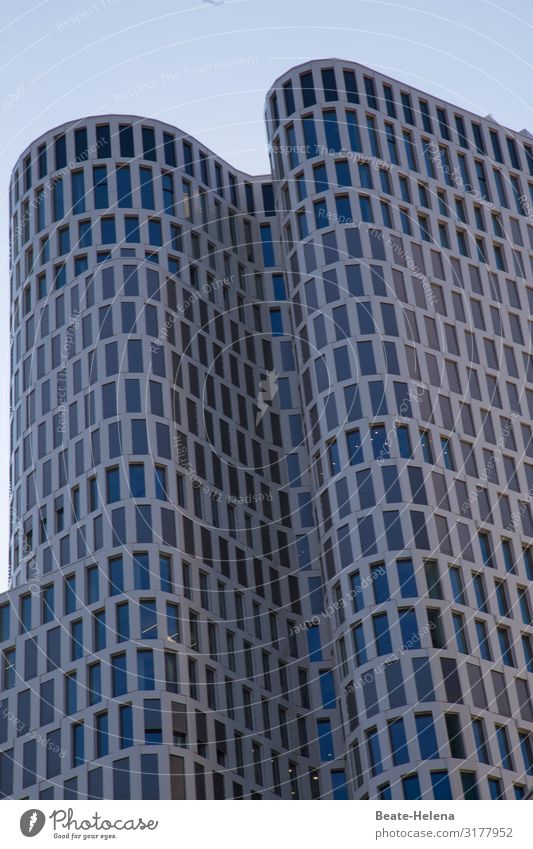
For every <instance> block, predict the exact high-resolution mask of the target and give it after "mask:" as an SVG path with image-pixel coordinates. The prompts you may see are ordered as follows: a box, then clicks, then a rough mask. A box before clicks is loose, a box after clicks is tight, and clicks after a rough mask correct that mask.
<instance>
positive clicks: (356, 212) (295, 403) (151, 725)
mask: <svg viewBox="0 0 533 849" xmlns="http://www.w3.org/2000/svg"><path fill="white" fill-rule="evenodd" d="M265 117H266V125H267V130H268V138H269V147H270V157H271V174H269V175H268V176H264V177H252V176H249V175H246V174H243V173H241V172H239V171H236V170H235V169H233V168H231V167H230V166H229V165H228V164H227V163H225V162H224V161H223V160H221V159H220V158H218V157H217V156H216V155H214V154H213V153H212V152H211V151H209V150H208V149H207V148H205V146H203V145H201V144H200V143H198V142H197V141H196V140H195V139H193V138H191V137H189V136H187V135H185V134H183V133H182V132H181V131H179V130H176V129H175V128H174V127H171V126H169V125H166V124H162V123H160V122H156V121H152V120H149V119H144V118H139V117H136V116H99V117H96V118H90V119H84V120H80V121H75V122H71V123H69V124H66V125H63V126H61V127H58V128H56V129H54V130H52V131H50V132H49V133H47V134H46V135H45V136H43V137H41V138H39V139H37V140H36V141H35V142H34V143H33V144H32V145H31V146H30V147H29V148H28V149H27V150H26V151H24V153H23V154H22V156H21V157H20V160H19V162H18V163H17V165H16V167H15V169H14V173H13V179H12V185H11V245H12V283H11V286H12V289H11V295H12V369H13V380H12V399H11V401H12V410H13V414H12V434H11V435H12V481H11V490H12V533H11V544H10V562H11V585H12V586H11V589H10V590H9V591H8V593H7V594H5V596H4V597H3V599H2V600H1V601H0V638H1V640H2V643H1V645H0V650H1V651H2V664H3V665H2V676H3V680H2V695H1V702H0V792H1V794H2V796H3V797H5V798H6V797H7V798H80V799H84V798H117V799H123V798H173V799H184V798H186V799H205V798H216V799H224V798H252V799H308V798H313V799H320V798H330V799H331V798H333V799H348V798H353V799H358V798H367V799H368V798H370V799H375V798H382V799H417V798H424V799H449V798H466V799H477V798H479V799H485V798H494V799H497V798H522V797H523V796H525V795H526V793H527V792H528V790H529V789H530V787H531V778H530V775H531V774H533V749H532V741H531V730H532V728H533V724H532V723H533V712H532V708H531V701H530V686H531V680H532V679H531V678H530V675H531V672H532V671H533V643H532V639H533V633H532V627H531V625H532V620H531V604H532V603H533V602H531V600H530V582H531V580H532V579H533V559H532V550H531V548H530V545H531V541H532V536H533V524H532V518H531V507H530V501H531V492H532V487H533V459H531V458H533V442H532V440H531V417H532V415H533V378H531V374H532V371H531V363H532V360H531V354H530V340H531V339H532V338H533V337H532V335H531V326H532V325H531V321H530V316H531V315H533V284H532V283H531V281H532V276H533V264H532V262H531V260H532V259H533V222H532V221H531V207H530V203H531V204H532V205H533V138H531V137H530V136H529V134H528V133H526V132H525V131H523V132H522V133H513V132H511V131H508V130H506V129H505V128H503V127H501V126H500V125H498V124H497V123H496V122H495V121H494V120H493V119H492V118H490V117H489V118H479V117H477V116H475V115H472V114H469V113H465V112H464V110H459V109H456V108H455V107H453V106H451V105H449V104H446V103H442V102H441V101H438V100H436V99H435V98H433V97H430V96H427V95H424V94H422V93H421V92H418V91H416V90H413V89H411V88H408V87H406V86H403V85H401V84H400V83H398V82H396V81H395V80H392V79H390V78H387V77H383V76H382V75H380V74H377V73H375V72H373V71H371V70H369V69H366V68H363V67H361V66H360V65H356V64H353V63H349V62H341V61H339V60H327V61H320V62H311V63H308V64H306V65H303V66H300V67H298V68H295V69H293V70H292V71H290V72H288V73H287V74H285V75H283V76H282V77H281V78H280V79H279V80H277V81H276V83H275V85H274V86H273V88H272V89H271V91H270V92H269V93H268V95H267V101H266V116H265ZM530 180H531V183H530V182H529V181H530ZM530 378H531V384H530V382H529V381H530Z"/></svg>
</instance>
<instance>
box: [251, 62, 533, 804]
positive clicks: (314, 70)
mask: <svg viewBox="0 0 533 849" xmlns="http://www.w3.org/2000/svg"><path fill="white" fill-rule="evenodd" d="M266 121H267V126H268V132H269V140H270V146H271V157H272V170H273V175H274V181H273V182H274V187H275V194H276V199H277V206H278V210H279V218H280V222H279V223H280V231H281V239H282V250H283V254H284V263H285V267H286V269H287V275H288V280H289V297H290V300H291V312H292V316H293V323H294V334H295V338H296V339H297V342H296V351H297V368H298V371H299V374H300V379H301V387H302V408H303V416H304V421H305V427H306V434H307V444H308V456H309V470H310V474H311V480H312V482H313V490H312V497H313V501H314V504H315V507H316V511H317V526H318V537H319V539H320V555H319V556H320V559H321V561H322V568H323V576H324V584H325V587H326V602H325V604H326V609H327V610H332V611H333V615H332V616H330V617H329V619H328V624H329V625H330V626H331V627H332V634H331V640H332V647H334V657H335V660H334V663H335V676H336V686H337V691H338V693H339V694H340V701H341V711H340V713H339V720H338V721H339V723H341V721H342V722H343V725H344V730H345V734H346V746H347V758H348V765H349V770H350V781H351V787H352V789H353V792H354V795H355V797H356V798H383V799H391V798H394V799H402V798H404V799H416V798H424V799H431V798H437V799H442V798H450V797H453V798H466V799H474V798H514V797H515V796H516V797H517V798H522V796H523V794H524V788H525V787H526V786H527V784H528V783H529V781H530V779H529V778H528V776H529V775H530V774H531V770H532V760H531V729H532V725H531V721H532V719H533V714H532V712H531V702H530V687H531V670H532V669H533V667H532V655H531V638H532V636H531V612H530V611H531V606H530V605H531V601H530V597H529V593H530V581H531V578H532V571H531V566H532V560H531V549H530V543H531V534H532V532H533V527H532V525H531V513H530V506H529V501H530V492H531V490H530V485H531V482H532V481H531V473H532V471H533V467H532V466H531V465H530V464H529V462H528V461H527V457H528V456H529V455H530V454H531V445H532V443H531V425H530V418H531V414H532V399H533V395H532V393H531V388H530V386H529V383H528V381H529V374H527V375H525V377H526V382H525V383H524V380H523V378H524V364H525V367H526V370H527V369H529V365H528V363H529V361H530V354H529V346H530V341H529V340H530V338H531V336H530V331H531V323H530V320H529V318H528V315H529V311H530V310H531V306H529V307H528V304H529V305H531V303H532V299H531V295H532V294H533V290H532V289H531V288H530V285H529V283H530V281H531V265H530V257H531V254H530V250H531V246H533V242H532V241H531V236H532V234H533V230H532V229H531V225H530V222H529V219H528V217H527V215H528V213H527V209H528V203H527V196H526V195H525V191H526V183H527V180H528V169H529V173H531V162H532V158H531V153H532V148H531V144H530V138H529V136H522V137H520V136H518V135H517V134H512V133H510V132H508V131H505V130H504V129H503V128H501V127H499V126H498V125H497V124H496V123H495V122H494V121H492V120H491V119H490V118H489V119H480V118H478V117H477V116H474V115H468V114H464V113H463V112H462V111H460V110H457V109H454V108H453V107H450V106H449V105H448V104H445V103H442V102H439V101H437V100H436V99H435V98H431V97H428V96H426V95H424V94H422V93H421V92H417V91H413V90H412V89H408V88H407V87H406V86H404V85H401V84H400V83H398V82H397V81H395V80H392V79H389V78H386V77H383V76H382V75H380V74H378V73H375V72H374V71H371V70H370V69H366V68H363V67H361V66H359V65H354V64H352V63H347V62H342V61H338V60H330V61H321V62H311V63H309V64H305V65H302V66H299V67H297V68H295V69H293V70H291V71H290V72H288V73H287V74H285V75H283V76H282V77H280V78H279V80H277V81H276V84H275V86H274V87H273V89H272V90H271V91H270V93H269V95H268V97H267V114H266ZM520 172H521V173H520ZM530 190H531V185H530ZM524 459H525V460H526V462H524ZM525 493H527V494H525Z"/></svg>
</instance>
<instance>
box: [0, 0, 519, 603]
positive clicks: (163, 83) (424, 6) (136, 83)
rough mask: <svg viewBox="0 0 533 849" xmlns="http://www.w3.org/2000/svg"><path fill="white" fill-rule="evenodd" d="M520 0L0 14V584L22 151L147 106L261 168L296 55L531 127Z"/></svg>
mask: <svg viewBox="0 0 533 849" xmlns="http://www.w3.org/2000/svg"><path fill="white" fill-rule="evenodd" d="M532 38H533V4H530V3H529V2H527V0H505V2H500V3H493V2H489V0H468V2H465V0H447V2H446V4H444V3H442V2H437V0H410V2H401V0H392V2H389V0H383V1H382V0H327V2H316V0H313V2H311V0H308V2H305V0H224V2H221V0H211V2H206V0H42V2H30V0H19V2H18V3H17V4H16V6H15V8H12V7H11V4H9V5H8V4H7V3H6V4H4V5H3V8H2V12H1V17H0V55H1V57H2V58H1V60H0V63H1V65H2V94H1V96H0V117H1V118H2V133H1V140H0V146H1V155H0V203H1V215H0V221H1V228H0V244H1V247H0V263H1V271H2V281H3V285H2V287H1V289H0V346H1V348H0V416H1V419H0V433H2V434H3V439H2V440H1V441H0V589H3V588H4V587H5V586H6V585H7V549H8V545H7V540H8V524H9V509H8V505H9V502H8V454H9V445H8V433H9V421H8V385H9V341H8V340H9V324H8V312H9V286H8V247H7V242H6V236H7V226H8V203H7V187H8V181H9V174H10V171H11V168H12V166H13V164H14V162H15V160H16V159H17V157H18V155H19V153H20V152H21V151H22V149H23V148H24V147H25V146H26V145H27V144H28V143H29V142H31V141H32V140H33V139H34V138H35V137H36V136H38V135H40V134H41V133H43V132H45V131H46V130H48V129H50V128H51V127H54V126H55V125H56V124H60V123H62V122H63V121H68V120H71V119H72V118H77V117H80V116H83V115H95V114H99V113H107V112H114V113H116V112H119V113H130V114H132V113H133V114H136V115H147V116H151V117H154V118H159V119H160V120H164V121H168V122H169V123H171V124H175V125H177V126H178V127H180V128H182V129H183V130H186V131H187V132H189V133H192V134H193V135H194V136H197V137H198V138H199V139H201V140H202V141H203V142H204V143H205V144H207V145H209V147H211V148H213V149H214V150H215V151H216V152H217V153H219V154H220V155H222V156H224V157H225V158H226V159H227V160H229V162H231V163H232V164H233V165H235V166H236V167H239V168H242V169H244V170H248V171H250V172H252V173H263V172H264V171H266V170H267V167H268V159H267V154H266V139H265V131H264V127H263V103H264V96H265V93H266V91H267V89H268V88H269V87H270V85H271V84H272V82H273V81H274V79H275V78H276V77H277V76H278V75H280V74H281V73H282V72H283V71H285V70H286V69H287V68H289V67H291V66H292V65H296V64H299V63H300V62H304V61H306V60H307V59H316V58H321V57H331V56H336V57H339V58H343V59H350V60H354V61H358V62H362V63H363V64H366V65H369V66H371V67H375V68H377V69H378V70H380V71H383V72H385V73H387V74H390V75H391V76H394V77H397V78H399V79H401V80H404V81H405V82H407V83H411V84H412V85H415V86H417V87H419V88H421V89H425V90H426V91H428V92H431V93H432V94H435V95H437V96H440V97H442V98H443V99H446V100H450V101H452V102H453V103H457V104H458V105H461V106H463V107H465V108H467V109H471V110H472V111H474V112H479V113H480V114H483V115H485V114H487V113H488V112H490V113H491V114H492V115H494V117H495V118H496V119H497V120H498V121H500V123H502V124H505V125H506V126H509V127H512V128H513V129H516V130H520V129H522V128H524V127H525V128H529V129H530V130H531V131H533V98H532V96H531V91H532V82H533V76H532V64H531V61H530V59H529V56H530V54H531V43H532Z"/></svg>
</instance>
